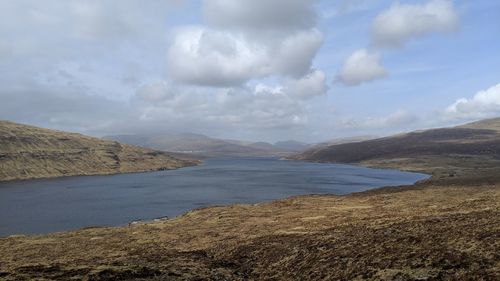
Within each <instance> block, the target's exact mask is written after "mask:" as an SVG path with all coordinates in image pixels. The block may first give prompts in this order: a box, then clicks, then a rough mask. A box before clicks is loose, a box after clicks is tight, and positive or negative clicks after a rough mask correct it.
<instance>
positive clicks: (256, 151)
mask: <svg viewBox="0 0 500 281" xmlns="http://www.w3.org/2000/svg"><path fill="white" fill-rule="evenodd" d="M105 139H110V140H115V141H120V142H123V143H128V144H133V145H139V146H144V147H149V148H152V149H158V150H162V151H169V152H175V153H185V154H194V155H200V156H205V157H251V156H254V157H263V156H286V155H290V154H292V153H294V152H296V150H288V149H282V148H280V147H276V146H274V145H272V144H270V143H267V142H245V141H238V140H222V139H216V138H211V137H207V136H204V135H200V134H192V133H181V134H157V135H155V134H152V135H116V136H106V137H105Z"/></svg>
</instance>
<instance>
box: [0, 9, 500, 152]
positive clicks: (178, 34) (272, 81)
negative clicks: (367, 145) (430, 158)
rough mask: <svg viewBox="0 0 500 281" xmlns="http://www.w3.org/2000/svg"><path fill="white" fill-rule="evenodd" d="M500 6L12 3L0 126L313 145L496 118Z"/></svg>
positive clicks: (4, 23)
mask: <svg viewBox="0 0 500 281" xmlns="http://www.w3.org/2000/svg"><path fill="white" fill-rule="evenodd" d="M459 11H460V13H459ZM497 11H500V4H495V3H493V2H491V1H486V0H480V1H474V5H472V4H471V2H468V1H459V0H457V1H446V0H422V1H416V0H415V1H400V2H398V1H391V0H377V1H367V0H356V1H343V0H339V1H329V0H316V1H313V0H307V1H306V0H272V1H271V0H255V1H246V0H210V1H209V0H206V1H192V0H170V1H163V0H162V1H160V0H158V1H155V0H151V1H138V0H109V1H98V0H74V1H65V0H46V1H38V0H16V1H1V2H0V83H1V85H2V87H0V118H1V119H7V120H12V121H16V122H23V123H28V124H33V125H38V126H43V127H49V128H55V129H62V130H68V131H76V132H81V133H86V134H91V135H95V136H102V135H109V134H128V133H143V132H155V131H189V132H194V133H204V134H207V135H210V136H214V137H223V138H247V139H252V140H268V141H277V140H286V139H291V138H295V139H298V140H304V141H313V142H314V141H323V140H326V139H330V138H335V137H342V136H347V135H363V134H365V133H366V132H369V133H370V134H387V133H391V132H397V131H401V130H406V129H409V128H414V127H418V126H426V124H431V123H428V122H426V118H434V119H436V120H442V121H440V122H442V123H432V124H433V126H434V125H439V124H448V123H449V122H450V120H456V122H462V121H467V120H472V119H474V118H481V117H483V116H494V115H495V114H500V110H498V106H499V105H498V104H499V103H498V101H499V99H498V92H499V91H498V85H497V86H494V87H492V88H490V89H487V88H488V87H489V86H491V85H496V84H498V83H499V82H500V81H498V77H500V73H499V72H498V71H499V70H498V68H495V66H497V65H499V64H500V59H497V58H496V57H497V56H492V54H494V53H495V52H496V50H497V49H498V46H500V42H499V39H496V38H497V37H498V36H496V35H497V34H498V33H499V32H500V30H498V25H495V24H494V23H493V22H491V21H488V20H487V19H488V18H489V19H492V18H500V12H497ZM458 27H460V29H459V28H458ZM452 32H454V33H453V36H448V35H446V34H449V33H452ZM462 46H463V47H462ZM363 47H364V48H363ZM397 47H399V48H397ZM401 47H403V48H401ZM474 49H478V50H480V51H478V52H473V51H471V50H474ZM464 58H470V59H464ZM422 67H423V68H424V69H428V70H429V71H422V72H419V73H418V75H413V74H415V73H411V72H406V74H401V73H402V72H399V73H398V72H393V70H394V69H417V68H420V69H422ZM471 73H472V74H473V75H472V74H471ZM462 81H463V82H462ZM338 82H340V83H338ZM368 82H370V83H368ZM341 84H343V85H347V86H349V87H344V86H342V85H341ZM478 89H487V90H485V91H482V92H478V93H477V94H475V95H474V93H476V92H477V90H478ZM430 100H432V101H433V102H432V105H430V104H431V103H429V102H427V101H430ZM422 101H423V102H422ZM421 112H425V113H421ZM429 116H430V117H429Z"/></svg>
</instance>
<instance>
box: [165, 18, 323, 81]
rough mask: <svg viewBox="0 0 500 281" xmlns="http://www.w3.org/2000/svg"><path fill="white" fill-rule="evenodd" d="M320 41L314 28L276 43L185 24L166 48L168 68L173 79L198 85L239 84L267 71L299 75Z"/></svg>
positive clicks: (306, 66) (302, 73)
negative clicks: (167, 48)
mask: <svg viewBox="0 0 500 281" xmlns="http://www.w3.org/2000/svg"><path fill="white" fill-rule="evenodd" d="M321 43H322V36H321V34H320V33H319V32H318V31H317V30H314V29H312V30H307V31H301V32H294V33H292V34H290V35H289V36H287V37H284V38H282V41H281V42H279V43H277V44H275V42H267V41H261V40H251V39H249V37H246V36H245V35H244V34H241V33H235V32H227V31H218V30H212V29H208V28H204V27H184V28H180V29H178V30H177V32H176V34H175V37H174V40H173V42H172V45H171V46H170V48H169V50H168V69H169V74H170V75H171V76H172V77H173V79H175V80H177V81H180V82H182V83H186V84H193V85H201V86H234V85H241V84H243V83H244V82H247V81H249V80H252V79H256V78H262V77H266V76H270V75H283V76H293V77H300V76H302V75H304V74H306V73H307V72H308V71H309V70H310V68H311V62H312V59H313V58H314V56H315V54H316V52H317V50H318V49H319V47H320V45H321Z"/></svg>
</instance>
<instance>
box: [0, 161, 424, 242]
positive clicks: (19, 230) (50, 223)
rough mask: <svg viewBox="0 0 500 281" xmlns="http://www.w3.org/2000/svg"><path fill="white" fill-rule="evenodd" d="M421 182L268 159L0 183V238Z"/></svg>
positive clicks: (401, 175) (407, 176) (403, 175)
mask: <svg viewBox="0 0 500 281" xmlns="http://www.w3.org/2000/svg"><path fill="white" fill-rule="evenodd" d="M424 178H427V176H426V175H423V174H416V173H407V172H400V171H395V170H377V169H368V168H362V167H357V166H350V165H338V164H316V163H307V162H299V161H282V160H278V159H272V158H265V159H262V158H257V159H255V158H244V159H208V160H205V162H204V164H203V165H201V166H198V167H189V168H183V169H179V170H173V171H161V172H153V173H138V174H121V175H111V176H87V177H67V178H58V179H47V180H29V181H16V182H7V183H0V236H6V235H11V234H36V233H47V232H54V231H63V230H70V229H77V228H81V227H87V226H115V225H124V224H127V223H129V222H130V221H134V220H141V219H142V220H151V219H154V218H158V217H163V216H169V217H173V216H176V215H179V214H182V213H183V212H186V211H188V210H190V209H194V208H199V207H205V206H210V205H220V204H232V203H255V202H261V201H268V200H273V199H278V198H284V197H288V196H291V195H300V194H324V193H332V194H346V193H351V192H359V191H364V190H367V189H371V188H375V187H381V186H391V185H393V186H394V185H404V184H412V183H414V182H416V181H418V180H421V179H424Z"/></svg>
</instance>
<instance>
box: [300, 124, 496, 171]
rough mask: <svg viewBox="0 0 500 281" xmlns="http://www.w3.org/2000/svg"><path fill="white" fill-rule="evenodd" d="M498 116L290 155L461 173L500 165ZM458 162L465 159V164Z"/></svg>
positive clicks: (310, 158)
mask: <svg viewBox="0 0 500 281" xmlns="http://www.w3.org/2000/svg"><path fill="white" fill-rule="evenodd" d="M499 128H500V119H490V120H485V121H481V122H475V123H471V124H467V125H464V126H459V127H454V128H442V129H434V130H426V131H417V132H412V133H407V134H401V135H396V136H392V137H386V138H379V139H374V140H368V141H362V142H356V143H346V144H339V145H331V146H327V147H323V148H319V149H312V150H308V151H306V152H304V153H302V154H299V155H295V156H292V157H291V158H292V159H297V160H306V161H315V162H338V163H361V164H363V165H366V166H375V167H392V168H401V169H406V170H414V171H426V172H430V173H433V174H434V175H441V176H446V175H448V176H449V175H453V176H455V175H460V174H462V172H463V171H464V169H475V168H481V167H483V168H484V167H485V166H492V165H493V166H494V165H495V164H496V165H500V131H499V130H498V129H499ZM460 162H465V163H467V164H468V165H467V167H464V166H463V165H462V164H461V163H460Z"/></svg>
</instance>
